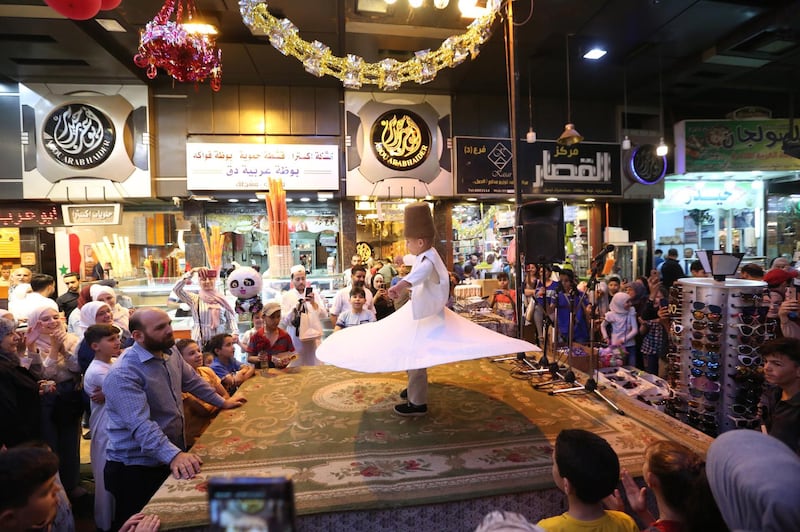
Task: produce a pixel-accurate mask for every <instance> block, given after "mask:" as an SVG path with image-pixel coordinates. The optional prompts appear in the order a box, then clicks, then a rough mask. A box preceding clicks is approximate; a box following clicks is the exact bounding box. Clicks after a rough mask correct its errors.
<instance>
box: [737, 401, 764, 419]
mask: <svg viewBox="0 0 800 532" xmlns="http://www.w3.org/2000/svg"><path fill="white" fill-rule="evenodd" d="M731 412H733V413H734V414H737V415H740V416H750V417H752V416H755V415H756V414H758V405H753V404H749V405H743V404H740V403H734V404H732V405H731Z"/></svg>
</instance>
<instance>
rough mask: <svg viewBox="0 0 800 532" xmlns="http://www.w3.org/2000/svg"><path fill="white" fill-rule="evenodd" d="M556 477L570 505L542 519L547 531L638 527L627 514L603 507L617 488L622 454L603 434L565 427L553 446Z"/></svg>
mask: <svg viewBox="0 0 800 532" xmlns="http://www.w3.org/2000/svg"><path fill="white" fill-rule="evenodd" d="M553 480H555V483H556V486H558V488H559V489H560V490H561V491H563V492H564V493H565V494H566V495H567V501H568V508H567V511H566V512H565V513H563V514H561V515H557V516H555V517H550V518H547V519H542V520H541V521H539V523H538V525H539V526H540V527H542V528H544V529H545V530H547V531H548V532H569V531H574V530H596V531H601V532H611V531H622V532H624V531H630V532H637V531H638V528H637V526H636V523H635V522H634V521H633V519H631V517H630V516H628V515H627V514H625V513H623V512H619V511H616V510H604V509H603V499H604V498H605V497H607V496H608V495H611V494H612V493H613V492H614V488H615V487H616V485H617V481H618V480H619V458H617V453H615V452H614V449H612V448H611V446H610V445H609V444H608V442H607V441H606V440H604V439H603V438H601V437H600V436H597V435H595V434H592V433H591V432H588V431H586V430H580V429H567V430H562V431H561V432H560V433H559V434H558V436H557V437H556V445H555V449H554V450H553Z"/></svg>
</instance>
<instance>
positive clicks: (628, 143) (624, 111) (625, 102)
mask: <svg viewBox="0 0 800 532" xmlns="http://www.w3.org/2000/svg"><path fill="white" fill-rule="evenodd" d="M622 105H623V109H622V132H623V133H624V134H625V138H623V139H622V149H623V150H624V151H628V150H630V149H631V139H629V138H628V67H627V66H626V67H625V70H623V71H622Z"/></svg>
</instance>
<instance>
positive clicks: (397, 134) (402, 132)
mask: <svg viewBox="0 0 800 532" xmlns="http://www.w3.org/2000/svg"><path fill="white" fill-rule="evenodd" d="M370 141H371V144H372V151H373V153H374V154H375V157H376V158H377V159H378V160H379V161H380V162H381V164H383V165H384V166H386V167H387V168H391V169H392V170H413V169H414V168H416V167H418V166H419V165H421V164H422V163H424V162H425V159H427V158H428V155H430V152H431V131H430V129H428V125H427V124H426V123H425V121H424V120H423V119H422V118H420V116H419V115H417V114H415V113H412V112H411V111H407V110H405V109H392V110H390V111H386V112H385V113H383V114H382V115H380V116H379V117H378V118H377V120H375V122H374V123H373V124H372V131H371V132H370Z"/></svg>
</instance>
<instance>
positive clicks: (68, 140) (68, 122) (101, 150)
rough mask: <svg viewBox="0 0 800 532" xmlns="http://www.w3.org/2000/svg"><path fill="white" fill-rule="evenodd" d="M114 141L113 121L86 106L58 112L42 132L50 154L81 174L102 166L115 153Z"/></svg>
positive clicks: (70, 105)
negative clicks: (80, 171) (81, 171)
mask: <svg viewBox="0 0 800 532" xmlns="http://www.w3.org/2000/svg"><path fill="white" fill-rule="evenodd" d="M115 139H116V132H115V130H114V124H113V123H112V122H111V120H110V119H109V118H108V117H107V116H106V115H105V114H104V113H103V112H102V111H100V110H98V109H97V108H95V107H92V106H91V105H86V104H68V105H63V106H61V107H58V108H56V109H55V110H54V111H53V112H52V113H50V115H49V116H48V117H47V120H46V122H45V124H44V128H43V129H42V140H43V145H44V147H45V149H46V150H47V153H48V154H49V155H50V156H51V157H52V158H53V159H55V160H56V161H58V162H59V163H61V164H63V165H66V166H69V167H71V168H76V169H79V170H85V169H89V168H95V167H96V166H99V165H101V164H103V162H105V161H106V160H107V159H108V158H109V157H110V156H111V152H112V151H113V150H114V142H115Z"/></svg>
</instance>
